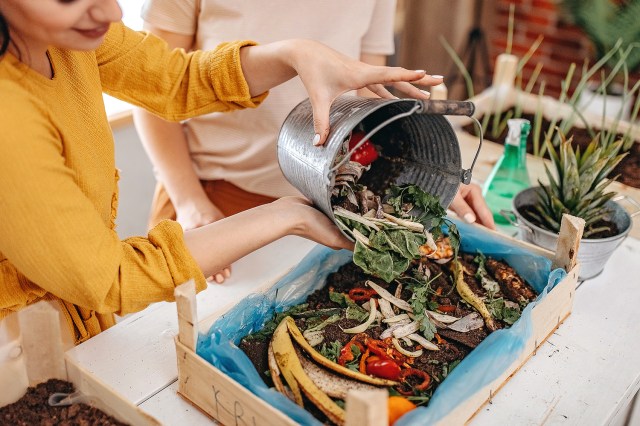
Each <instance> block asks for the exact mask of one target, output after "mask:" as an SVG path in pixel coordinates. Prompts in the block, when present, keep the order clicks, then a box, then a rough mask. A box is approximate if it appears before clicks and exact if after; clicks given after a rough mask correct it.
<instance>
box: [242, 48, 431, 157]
mask: <svg viewBox="0 0 640 426" xmlns="http://www.w3.org/2000/svg"><path fill="white" fill-rule="evenodd" d="M240 60H241V62H242V70H243V73H244V76H245V79H246V81H247V84H248V85H249V90H250V92H251V95H252V96H256V95H258V94H260V93H263V92H265V91H267V90H269V89H271V88H272V87H275V86H277V85H279V84H281V83H284V82H285V81H287V80H289V79H291V78H293V77H295V75H296V74H297V75H299V76H300V79H301V80H302V83H303V84H304V86H305V88H306V90H307V93H308V94H309V99H310V101H311V106H312V107H313V124H314V129H315V133H316V134H315V137H314V140H313V143H314V145H322V144H324V142H325V141H326V139H327V136H328V134H329V108H330V107H331V103H332V102H333V101H334V100H335V99H336V98H337V97H338V96H340V95H341V94H343V93H345V92H348V91H350V90H356V89H361V88H364V87H366V88H368V89H369V90H371V91H372V92H373V93H375V94H377V95H378V96H380V97H383V98H393V97H394V96H393V95H392V94H391V93H390V92H389V91H388V90H387V89H386V88H385V87H384V86H385V85H389V86H393V87H395V88H396V89H397V90H399V91H400V92H402V93H404V94H406V95H408V96H410V97H413V98H417V99H429V94H428V93H427V92H424V91H422V90H420V89H418V88H417V87H415V86H414V85H413V84H417V85H424V86H435V85H438V84H440V83H442V76H430V75H427V74H426V73H425V71H422V70H418V71H413V70H407V69H404V68H400V67H385V66H377V65H368V64H365V63H364V62H360V61H358V60H356V59H352V58H349V57H348V56H345V55H343V54H341V53H339V52H337V51H335V50H333V49H331V48H330V47H328V46H325V45H324V44H322V43H319V42H316V41H312V40H284V41H279V42H275V43H269V44H264V45H259V46H246V47H243V48H242V49H241V50H240ZM412 83H413V84H412Z"/></svg>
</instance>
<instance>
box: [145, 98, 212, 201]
mask: <svg viewBox="0 0 640 426" xmlns="http://www.w3.org/2000/svg"><path fill="white" fill-rule="evenodd" d="M134 119H135V124H136V129H137V131H138V134H139V135H140V139H141V141H142V144H143V145H144V148H145V150H146V152H147V155H148V156H149V158H150V159H151V162H152V163H153V166H154V168H155V170H156V174H157V178H158V180H159V181H160V182H162V184H163V185H164V187H165V189H166V190H167V193H168V194H169V198H170V199H171V202H172V203H173V204H174V206H176V207H178V206H180V205H182V204H184V203H194V204H198V203H199V202H200V203H202V202H209V200H208V198H207V195H206V194H205V192H204V190H203V189H202V185H200V179H199V178H198V176H197V175H196V173H195V171H194V169H193V165H192V163H191V155H190V154H189V145H188V142H187V138H186V135H185V134H184V130H183V128H182V125H181V124H180V123H171V122H168V121H165V120H163V119H161V118H159V117H156V116H155V115H153V114H151V113H149V112H147V111H145V110H142V109H138V108H137V109H135V110H134Z"/></svg>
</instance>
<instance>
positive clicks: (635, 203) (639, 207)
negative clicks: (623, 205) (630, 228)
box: [611, 195, 640, 218]
mask: <svg viewBox="0 0 640 426" xmlns="http://www.w3.org/2000/svg"><path fill="white" fill-rule="evenodd" d="M611 200H612V201H622V200H626V201H628V202H629V204H631V205H632V206H634V207H635V208H636V209H637V210H636V211H635V212H633V213H629V216H630V217H632V218H633V217H636V216H637V215H639V214H640V203H639V202H638V201H637V200H635V199H634V198H631V197H629V196H628V195H618V196H617V197H613V198H612V199H611Z"/></svg>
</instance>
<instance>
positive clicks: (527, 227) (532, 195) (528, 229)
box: [503, 187, 640, 280]
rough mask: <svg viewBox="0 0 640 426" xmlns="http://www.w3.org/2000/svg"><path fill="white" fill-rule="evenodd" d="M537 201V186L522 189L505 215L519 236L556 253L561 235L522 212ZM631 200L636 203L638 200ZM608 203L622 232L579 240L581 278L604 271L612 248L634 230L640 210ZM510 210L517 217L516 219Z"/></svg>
mask: <svg viewBox="0 0 640 426" xmlns="http://www.w3.org/2000/svg"><path fill="white" fill-rule="evenodd" d="M624 198H626V197H624ZM620 199H622V198H620ZM537 200H538V196H537V194H536V187H532V188H527V189H525V190H524V191H520V192H519V193H518V194H517V195H516V196H515V197H514V199H513V211H511V212H503V216H505V217H506V218H507V219H508V220H509V221H511V223H512V224H513V225H515V226H517V227H518V236H519V238H520V239H521V240H524V241H527V242H529V243H532V244H535V245H538V246H540V247H543V248H546V249H548V250H551V251H554V252H555V251H556V246H557V244H558V234H556V233H553V232H551V231H547V230H546V229H542V228H541V227H539V226H537V225H534V224H533V223H532V222H531V221H530V220H528V219H527V218H525V217H524V215H523V214H522V211H523V208H524V207H525V206H531V205H534V204H536V202H537ZM632 202H633V203H634V204H635V201H632ZM605 205H606V206H607V207H608V208H609V210H610V211H611V215H610V217H608V219H609V220H611V221H613V222H614V223H615V224H616V226H617V227H618V230H619V231H620V233H619V234H618V235H615V236H613V237H609V238H583V239H582V240H580V248H578V262H580V277H579V278H580V279H581V280H586V279H589V278H593V277H595V276H597V275H599V274H600V273H601V272H602V270H603V269H604V267H605V264H606V263H607V261H608V260H609V258H610V257H611V254H613V251H614V250H615V249H616V248H617V247H618V246H619V245H620V244H622V242H623V241H624V239H625V238H626V237H627V235H628V234H629V232H630V231H631V225H632V221H631V218H632V216H635V215H636V214H639V213H640V211H637V212H635V213H633V214H632V215H631V214H629V213H628V212H627V211H626V210H625V209H624V208H623V207H622V206H620V205H619V204H618V203H616V202H614V201H608V202H607V203H606V204H605ZM509 213H511V214H513V215H514V216H515V220H514V219H513V217H511V216H510V215H509Z"/></svg>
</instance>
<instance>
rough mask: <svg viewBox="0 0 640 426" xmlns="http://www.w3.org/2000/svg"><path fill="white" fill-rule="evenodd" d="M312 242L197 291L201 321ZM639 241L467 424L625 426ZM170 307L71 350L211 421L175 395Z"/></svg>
mask: <svg viewBox="0 0 640 426" xmlns="http://www.w3.org/2000/svg"><path fill="white" fill-rule="evenodd" d="M313 247H314V244H313V243H311V242H309V241H306V240H303V239H301V238H297V237H286V238H284V239H282V240H279V241H276V242H275V243H273V244H271V245H269V246H267V247H265V248H263V249H261V250H259V251H257V252H255V253H253V254H251V255H249V256H247V257H245V258H243V259H241V260H240V261H238V262H237V263H236V264H234V265H233V277H232V278H231V279H230V280H229V281H227V282H226V283H225V284H224V285H216V284H212V285H210V286H209V289H207V290H206V291H204V292H201V293H200V294H198V298H197V300H198V317H199V318H200V319H204V318H206V317H207V316H209V315H211V314H212V313H214V312H215V311H218V310H220V309H221V308H223V307H226V306H227V305H229V304H232V303H234V302H235V301H238V300H240V299H241V298H242V297H245V296H246V295H247V294H249V293H250V292H251V290H252V288H254V287H256V286H257V285H261V284H264V283H265V282H267V281H270V280H274V279H275V278H277V277H278V276H280V275H281V274H282V271H286V270H288V269H289V268H290V267H291V266H292V265H295V264H297V263H298V262H299V261H300V260H301V259H302V258H303V257H304V256H305V255H306V254H307V253H308V252H309V251H310V250H311V249H312V248H313ZM639 302H640V240H637V239H633V238H627V240H626V241H625V242H624V243H623V245H622V246H621V247H620V248H619V249H618V250H617V251H616V252H615V253H614V255H613V256H612V258H611V259H610V261H609V263H608V264H607V266H606V268H605V270H604V272H603V273H602V274H601V275H600V276H598V277H596V278H594V279H591V280H588V281H585V282H583V283H582V285H581V286H580V287H579V289H578V291H577V294H576V298H575V303H574V308H573V313H572V314H571V316H569V318H568V319H567V320H566V321H565V322H564V324H563V325H562V326H561V327H560V328H559V330H558V331H557V332H556V333H554V334H553V336H551V338H550V339H549V340H548V341H547V342H546V343H544V344H543V345H542V346H541V348H540V349H539V350H538V352H537V354H536V355H535V356H533V357H532V358H531V359H530V360H529V361H528V362H527V363H526V364H525V365H524V366H523V367H522V369H521V370H520V371H519V372H518V373H517V374H516V375H515V376H514V377H513V378H512V379H511V380H510V381H508V382H507V383H506V384H505V386H504V387H503V388H502V389H501V390H500V392H499V393H498V394H497V395H496V396H495V397H494V398H493V400H492V402H491V404H487V405H486V406H485V407H483V408H482V410H481V411H480V412H479V413H478V414H477V415H476V417H474V419H473V421H472V424H473V425H541V424H563V425H604V424H614V425H617V424H622V423H621V421H622V420H623V419H624V417H625V416H626V409H627V407H628V406H629V402H630V401H631V399H632V398H633V396H634V395H635V394H636V392H637V391H638V389H639V388H640V339H639V337H640V321H639V319H638V314H637V312H638V308H637V304H638V303H639ZM176 332H177V316H176V309H175V304H174V303H158V304H154V305H152V306H150V307H149V308H147V309H146V310H144V311H142V312H139V313H137V314H133V315H131V316H128V317H127V318H125V319H124V320H122V321H120V322H119V323H118V324H117V325H116V326H115V327H112V328H111V329H109V330H107V331H106V332H104V333H102V334H100V335H98V336H96V337H94V338H92V339H91V340H89V341H87V342H85V343H83V344H81V345H80V346H77V347H76V348H74V349H72V350H71V351H69V353H68V354H69V356H70V357H71V359H72V360H73V361H74V362H76V363H78V364H81V365H82V366H83V367H84V368H86V369H88V370H90V371H91V372H93V373H94V374H95V375H96V376H98V378H100V379H101V380H102V381H104V382H105V383H106V384H108V385H109V386H111V387H112V388H113V389H114V390H115V391H117V392H119V393H120V394H122V395H123V396H124V397H125V398H127V399H129V400H131V401H133V402H134V403H136V404H138V405H140V406H141V408H142V409H143V410H145V411H146V412H148V413H149V414H151V415H152V416H154V417H156V418H157V419H158V420H160V421H161V422H163V424H167V425H187V424H188V425H210V424H214V422H213V421H212V420H211V419H210V418H208V417H207V416H205V415H204V414H202V413H201V412H200V411H198V410H197V409H196V408H195V407H193V406H192V405H190V404H189V403H188V402H186V401H184V400H183V399H182V398H181V397H180V396H178V395H177V394H176V390H177V382H176V379H177V369H176V360H175V350H174V343H173V336H174V335H175V334H176Z"/></svg>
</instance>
